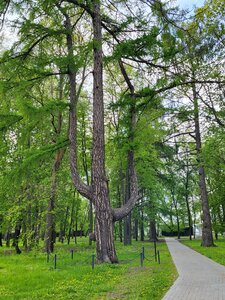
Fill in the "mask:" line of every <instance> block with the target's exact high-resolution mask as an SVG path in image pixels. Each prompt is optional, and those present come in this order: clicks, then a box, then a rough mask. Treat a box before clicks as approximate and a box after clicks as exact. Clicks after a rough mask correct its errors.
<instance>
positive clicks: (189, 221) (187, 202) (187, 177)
mask: <svg viewBox="0 0 225 300" xmlns="http://www.w3.org/2000/svg"><path fill="white" fill-rule="evenodd" d="M189 174H190V172H189V170H188V166H187V172H186V181H185V202H186V205H187V213H188V226H189V240H192V217H191V210H190V205H189V200H188V198H189V192H188V185H189Z"/></svg>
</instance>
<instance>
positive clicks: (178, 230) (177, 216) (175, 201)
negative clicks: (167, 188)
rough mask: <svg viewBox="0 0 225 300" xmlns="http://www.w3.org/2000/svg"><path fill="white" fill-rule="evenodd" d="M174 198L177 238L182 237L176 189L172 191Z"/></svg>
mask: <svg viewBox="0 0 225 300" xmlns="http://www.w3.org/2000/svg"><path fill="white" fill-rule="evenodd" d="M172 198H173V205H174V208H175V212H176V219H177V238H178V239H179V238H180V220H179V214H178V208H177V200H176V199H175V195H174V191H172Z"/></svg>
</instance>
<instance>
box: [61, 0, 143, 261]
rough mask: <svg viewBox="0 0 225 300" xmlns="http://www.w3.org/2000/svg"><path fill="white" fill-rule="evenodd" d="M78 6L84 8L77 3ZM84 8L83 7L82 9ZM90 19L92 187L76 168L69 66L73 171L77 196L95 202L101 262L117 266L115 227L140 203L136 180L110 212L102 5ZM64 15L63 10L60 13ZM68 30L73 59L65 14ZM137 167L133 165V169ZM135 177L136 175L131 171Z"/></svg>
mask: <svg viewBox="0 0 225 300" xmlns="http://www.w3.org/2000/svg"><path fill="white" fill-rule="evenodd" d="M73 3H74V4H75V5H78V6H81V4H80V3H79V2H78V1H73ZM82 7H83V6H82ZM83 8H84V9H86V11H87V12H88V13H89V14H90V15H91V18H92V22H93V35H94V42H93V54H94V70H93V77H94V79H93V137H92V139H93V140H92V170H91V171H92V172H91V174H92V175H91V186H88V185H87V184H85V183H84V182H83V181H82V180H81V178H80V176H79V172H78V165H77V113H76V105H77V99H78V94H77V92H76V72H75V71H74V68H73V66H72V65H71V64H70V65H68V76H69V85H70V130H69V139H70V167H71V176H72V180H73V183H74V185H75V187H76V189H77V190H78V192H79V193H80V194H81V195H82V196H84V197H85V198H87V199H89V200H91V201H92V203H93V205H94V206H95V237H96V252H97V261H98V262H100V263H101V262H108V263H114V262H117V261H118V259H117V256H116V251H115V247H114V238H113V224H114V222H115V221H118V220H121V219H123V218H124V217H126V216H127V215H128V214H129V212H130V211H131V209H132V208H133V206H134V204H135V203H136V201H137V199H138V192H137V186H136V185H135V184H136V183H137V182H136V176H135V180H133V183H132V193H131V197H130V199H129V201H128V202H127V203H126V204H125V205H124V206H123V207H120V208H115V209H113V208H111V206H110V200H109V190H108V179H107V177H106V173H105V141H104V103H103V64H102V30H101V29H102V28H101V18H100V1H98V0H95V1H92V3H91V4H90V7H88V9H87V7H86V6H85V7H83ZM61 11H62V10H61ZM62 13H63V14H64V16H65V18H66V21H65V23H64V24H65V28H66V29H67V49H68V55H69V56H70V55H71V56H72V55H73V39H72V26H71V23H70V19H69V17H68V15H67V14H66V13H65V11H62ZM133 167H134V164H132V168H133ZM132 172H133V174H135V171H134V170H133V171H132Z"/></svg>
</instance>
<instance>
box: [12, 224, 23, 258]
mask: <svg viewBox="0 0 225 300" xmlns="http://www.w3.org/2000/svg"><path fill="white" fill-rule="evenodd" d="M20 230H21V225H20V223H18V224H17V225H16V227H15V234H14V241H13V244H14V247H15V250H16V253H17V254H20V253H21V250H20V248H19V237H20Z"/></svg>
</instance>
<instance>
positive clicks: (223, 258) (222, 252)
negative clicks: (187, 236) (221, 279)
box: [182, 239, 225, 265]
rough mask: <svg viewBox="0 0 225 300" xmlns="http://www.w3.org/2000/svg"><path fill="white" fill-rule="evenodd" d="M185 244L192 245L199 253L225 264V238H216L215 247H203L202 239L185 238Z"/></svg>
mask: <svg viewBox="0 0 225 300" xmlns="http://www.w3.org/2000/svg"><path fill="white" fill-rule="evenodd" d="M182 243H183V244H185V245H187V246H189V247H191V248H192V249H194V250H196V251H198V252H199V253H201V254H203V255H205V256H207V257H209V258H211V259H213V260H214V261H216V262H218V263H220V264H222V265H225V240H224V239H219V240H215V241H214V244H215V247H202V246H201V240H192V241H190V240H183V241H182Z"/></svg>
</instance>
